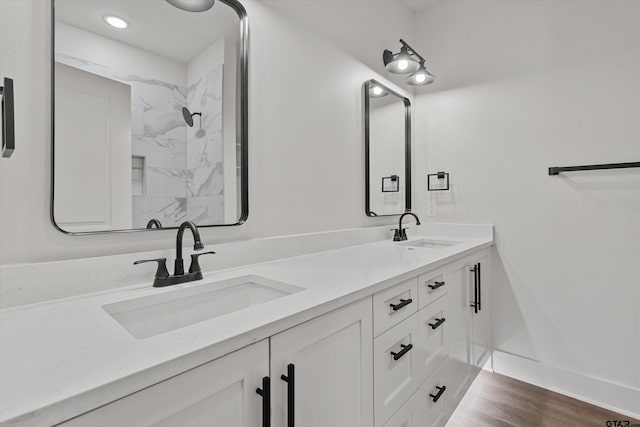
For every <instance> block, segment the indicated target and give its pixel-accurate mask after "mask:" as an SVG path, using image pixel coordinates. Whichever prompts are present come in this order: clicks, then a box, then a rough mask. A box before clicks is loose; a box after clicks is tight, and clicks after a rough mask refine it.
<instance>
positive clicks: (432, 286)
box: [427, 282, 445, 291]
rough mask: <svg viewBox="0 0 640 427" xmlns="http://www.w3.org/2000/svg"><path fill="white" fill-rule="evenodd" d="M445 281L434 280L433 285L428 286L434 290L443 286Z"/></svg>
mask: <svg viewBox="0 0 640 427" xmlns="http://www.w3.org/2000/svg"><path fill="white" fill-rule="evenodd" d="M444 283H445V282H433V285H427V288H429V289H431V290H432V291H434V290H436V289H438V288H439V287H441V286H444Z"/></svg>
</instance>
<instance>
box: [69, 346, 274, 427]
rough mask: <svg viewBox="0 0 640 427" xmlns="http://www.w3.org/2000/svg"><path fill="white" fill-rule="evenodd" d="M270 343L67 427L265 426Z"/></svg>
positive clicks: (200, 368)
mask: <svg viewBox="0 0 640 427" xmlns="http://www.w3.org/2000/svg"><path fill="white" fill-rule="evenodd" d="M268 375H269V343H268V340H263V341H260V342H258V343H256V344H252V345H250V346H248V347H245V348H243V349H241V350H238V351H236V352H233V353H231V354H228V355H226V356H224V357H221V358H219V359H216V360H214V361H211V362H209V363H206V364H204V365H201V366H198V367H197V368H193V369H191V370H190V371H187V372H184V373H182V374H180V375H177V376H175V377H172V378H169V379H167V380H165V381H162V382H161V383H158V384H155V385H153V386H151V387H148V388H145V389H143V390H141V391H139V392H137V393H134V394H131V395H129V396H126V397H123V398H122V399H119V400H116V401H115V402H112V403H110V404H108V405H105V406H102V407H100V408H98V409H95V410H93V411H91V412H88V413H86V414H84V415H81V416H79V417H76V418H74V419H72V420H70V421H67V422H65V423H63V424H62V425H63V426H64V427H75V426H78V427H86V426H91V427H103V426H104V427H113V426H127V427H143V426H145V427H146V426H157V427H176V426H180V427H190V426H193V427H200V426H204V425H207V426H212V427H230V426H237V427H260V426H262V418H261V414H262V398H261V397H260V396H258V395H257V394H256V389H257V388H258V387H261V385H262V378H263V377H265V376H268Z"/></svg>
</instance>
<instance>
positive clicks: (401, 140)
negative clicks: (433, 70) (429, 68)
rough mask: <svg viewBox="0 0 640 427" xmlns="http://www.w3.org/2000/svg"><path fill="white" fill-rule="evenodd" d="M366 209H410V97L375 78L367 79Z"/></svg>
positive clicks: (372, 212)
mask: <svg viewBox="0 0 640 427" xmlns="http://www.w3.org/2000/svg"><path fill="white" fill-rule="evenodd" d="M363 86H364V144H365V187H366V188H365V212H366V214H367V216H370V217H378V216H392V215H401V214H403V213H404V212H409V211H411V101H410V100H409V98H407V97H404V96H402V95H400V94H399V93H397V92H395V91H394V90H392V89H390V88H388V87H387V86H385V85H383V84H382V83H380V82H378V81H376V80H373V79H372V80H367V81H366V82H365V83H364V85H363Z"/></svg>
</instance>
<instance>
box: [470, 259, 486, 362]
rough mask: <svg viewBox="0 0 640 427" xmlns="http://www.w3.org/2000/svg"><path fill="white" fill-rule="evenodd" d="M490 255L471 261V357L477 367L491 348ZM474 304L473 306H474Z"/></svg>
mask: <svg viewBox="0 0 640 427" xmlns="http://www.w3.org/2000/svg"><path fill="white" fill-rule="evenodd" d="M488 273H489V255H488V253H486V252H483V253H481V254H480V255H478V256H476V257H473V258H472V259H471V262H470V263H469V274H470V277H469V301H470V304H469V306H470V308H471V324H472V327H471V358H472V365H473V366H474V367H475V368H478V369H482V367H483V366H484V364H485V363H487V360H489V353H490V350H491V341H490V339H491V336H490V333H489V331H490V325H489V323H490V321H491V320H490V316H489V297H490V294H489V289H488V287H487V285H488V283H489V281H488V276H489V274H488ZM472 305H473V307H472Z"/></svg>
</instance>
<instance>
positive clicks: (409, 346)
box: [391, 344, 413, 360]
mask: <svg viewBox="0 0 640 427" xmlns="http://www.w3.org/2000/svg"><path fill="white" fill-rule="evenodd" d="M400 347H402V350H400V351H399V352H397V353H396V352H395V351H392V352H391V355H392V356H393V360H398V359H400V358H401V357H402V356H404V355H405V354H407V353H409V351H410V350H411V349H412V348H413V344H407V345H404V344H400Z"/></svg>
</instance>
